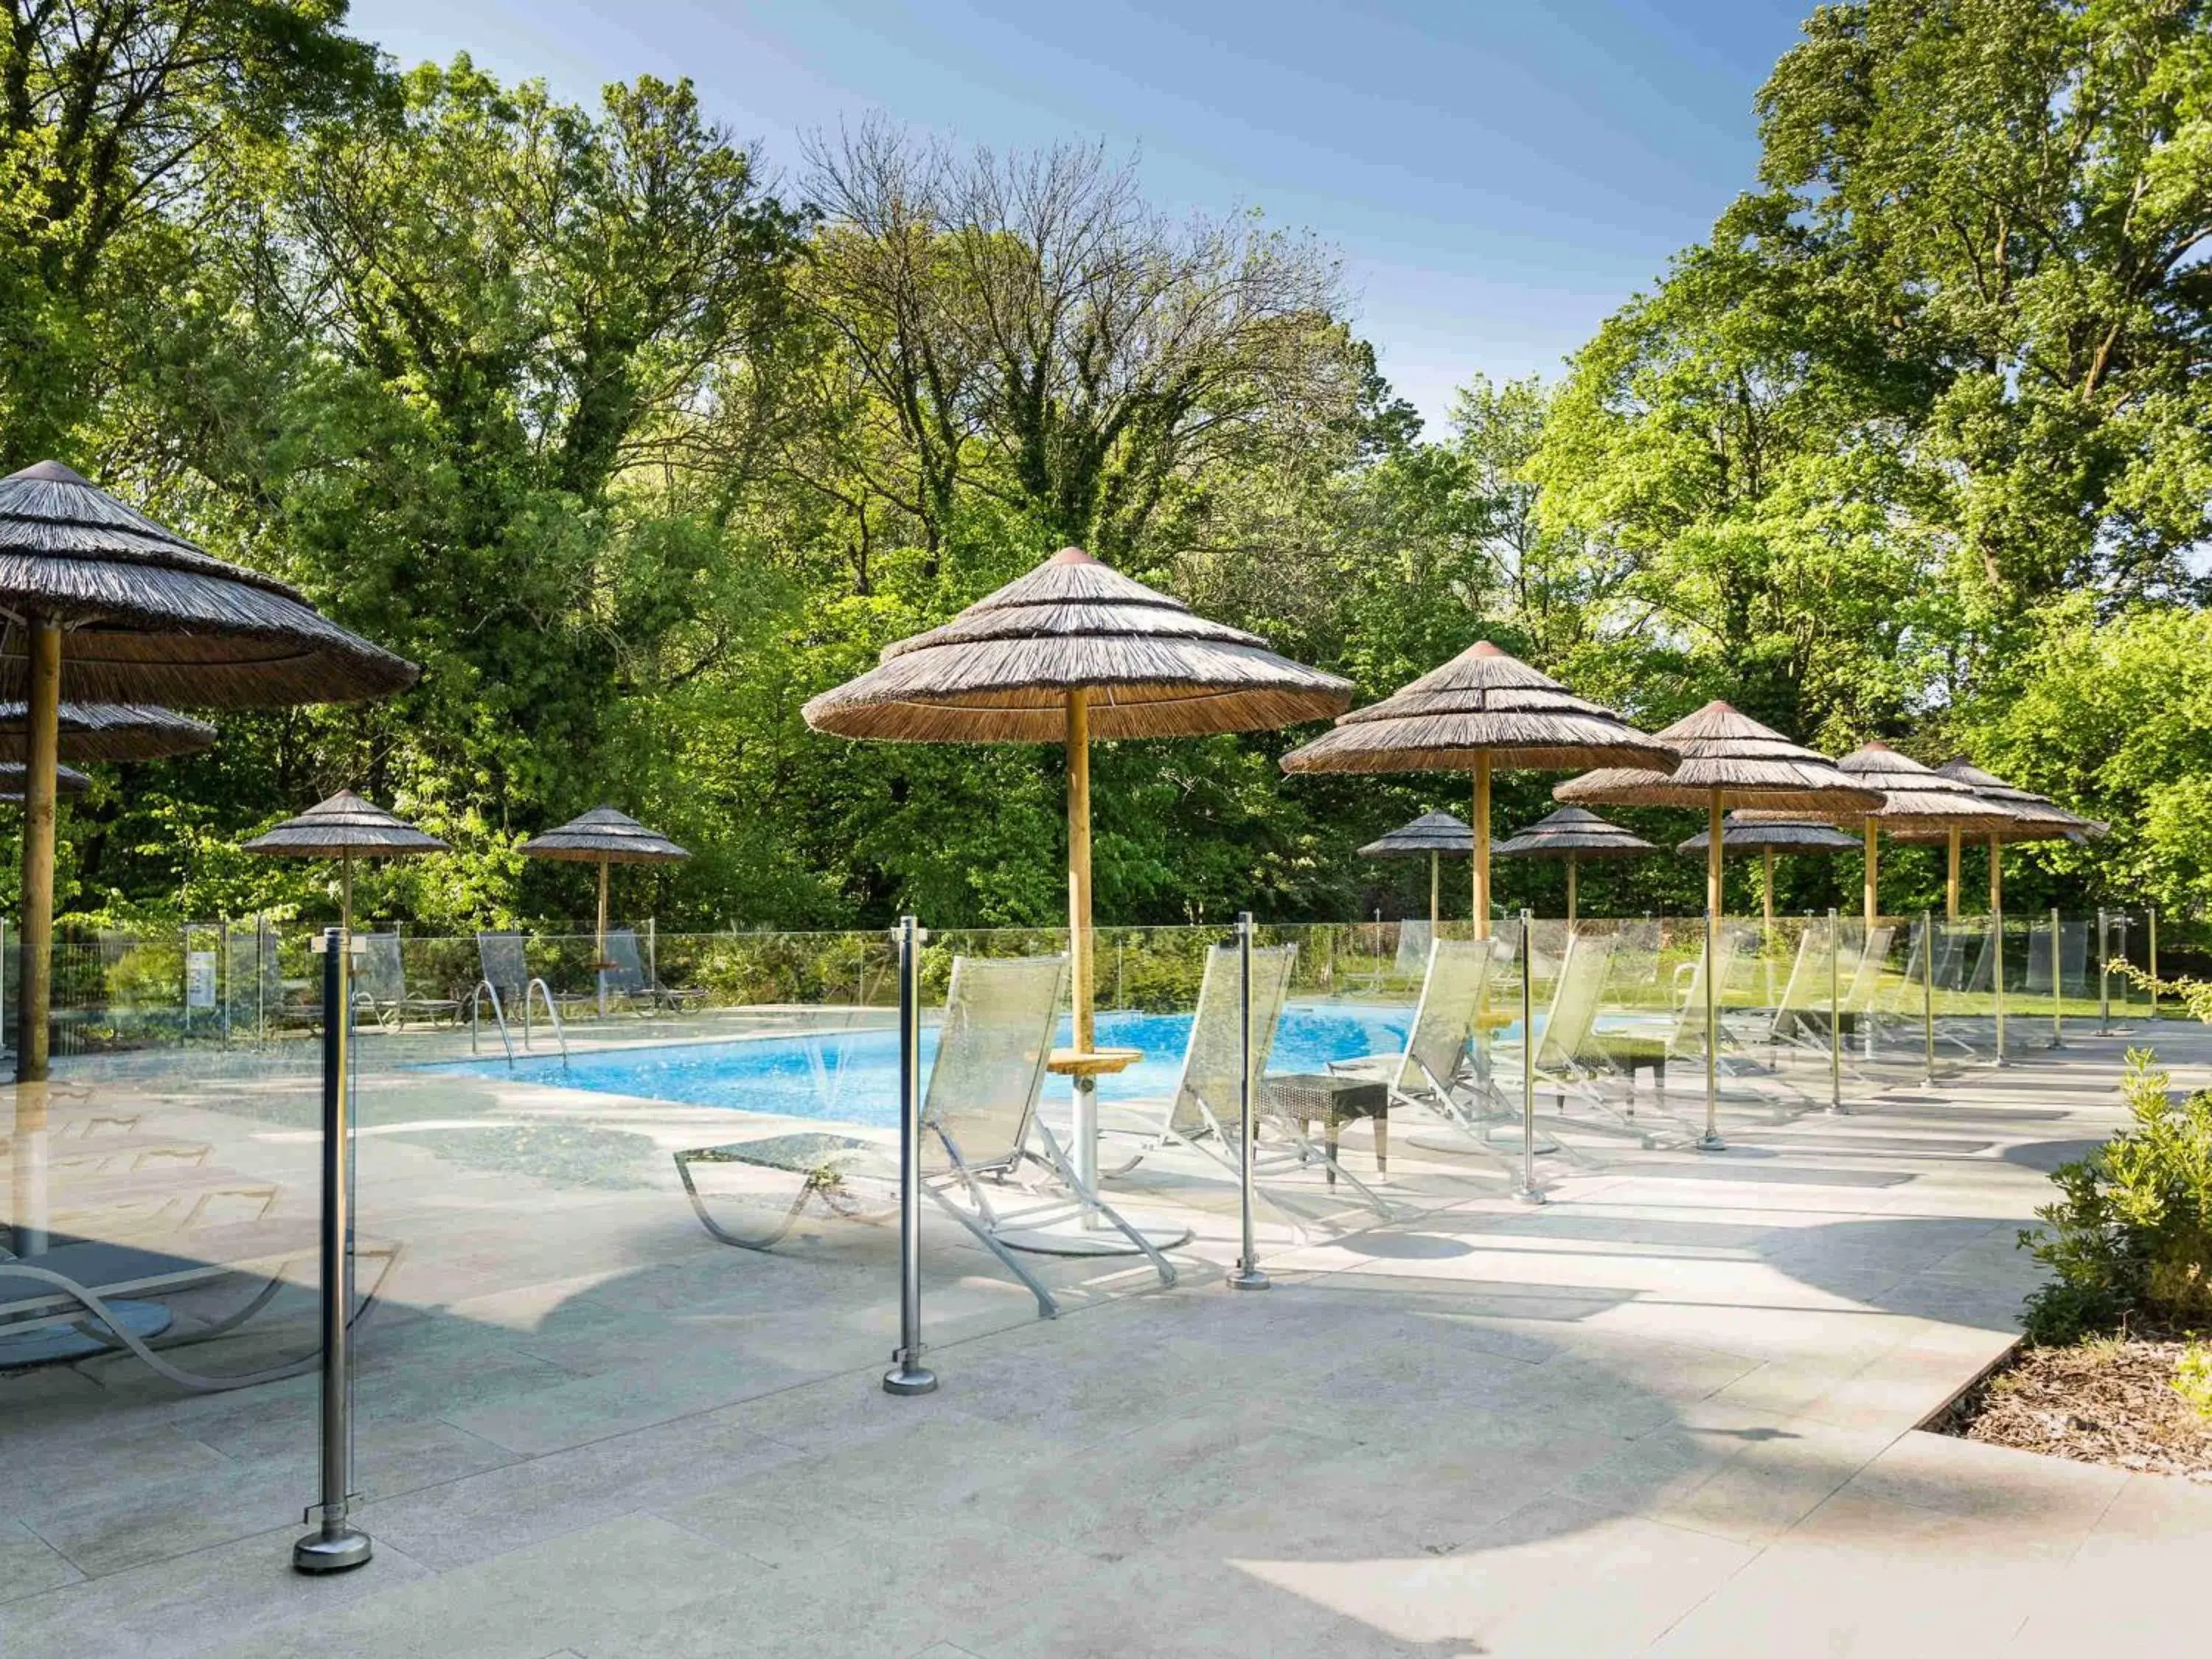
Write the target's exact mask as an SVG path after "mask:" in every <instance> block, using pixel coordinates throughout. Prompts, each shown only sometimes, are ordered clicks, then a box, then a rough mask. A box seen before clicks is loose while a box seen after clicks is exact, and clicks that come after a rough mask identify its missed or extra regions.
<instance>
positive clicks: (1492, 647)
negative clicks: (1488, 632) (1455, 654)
mask: <svg viewBox="0 0 2212 1659" xmlns="http://www.w3.org/2000/svg"><path fill="white" fill-rule="evenodd" d="M1467 654H1468V656H1470V657H1502V656H1504V654H1505V647H1504V646H1502V645H1500V644H1498V641H1495V640H1477V641H1475V642H1474V644H1473V645H1471V646H1469V647H1468V648H1467Z"/></svg>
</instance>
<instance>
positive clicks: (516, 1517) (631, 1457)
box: [361, 1417, 799, 1570]
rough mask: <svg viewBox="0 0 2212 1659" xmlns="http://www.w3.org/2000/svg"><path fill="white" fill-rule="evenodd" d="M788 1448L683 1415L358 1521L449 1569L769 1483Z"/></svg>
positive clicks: (369, 1509)
mask: <svg viewBox="0 0 2212 1659" xmlns="http://www.w3.org/2000/svg"><path fill="white" fill-rule="evenodd" d="M798 1455H799V1453H797V1452H796V1451H794V1450H793V1449H792V1448H790V1447H788V1446H786V1445H784V1444H783V1443H781V1442H779V1441H774V1440H769V1439H765V1438H763V1437H761V1436H759V1435H756V1434H752V1433H749V1432H748V1431H745V1430H744V1429H742V1428H739V1427H738V1426H737V1425H733V1424H731V1423H728V1422H726V1421H722V1420H720V1419H716V1418H714V1417H703V1418H702V1417H694V1418H685V1419H681V1420H679V1421H677V1422H673V1423H664V1424H659V1425H654V1426H653V1427H651V1428H647V1429H640V1430H635V1431H631V1432H629V1433H627V1434H620V1435H615V1436H612V1437H608V1438H605V1439H601V1440H594V1441H591V1442H589V1443H586V1444H584V1445H581V1446H577V1447H573V1448H569V1449H563V1450H560V1451H554V1452H549V1453H546V1454H545V1455H542V1456H538V1457H532V1458H528V1459H524V1460H520V1461H516V1462H511V1463H508V1464H507V1465H505V1466H503V1467H501V1468H494V1469H491V1470H489V1471H486V1472H483V1473H478V1474H468V1475H465V1476H463V1477H461V1478H459V1479H454V1480H447V1481H444V1482H441V1483H440V1484H438V1485H435V1486H423V1487H422V1488H421V1489H419V1490H416V1491H413V1492H406V1493H404V1494H403V1495H400V1496H398V1497H395V1498H386V1499H383V1500H381V1501H379V1502H374V1503H371V1504H367V1505H365V1506H364V1507H363V1508H362V1512H361V1515H362V1526H363V1527H364V1528H367V1529H368V1532H369V1533H370V1534H372V1535H373V1536H374V1537H376V1538H378V1539H380V1540H386V1539H388V1540H390V1541H392V1543H393V1544H395V1545H397V1546H398V1547H399V1548H401V1549H403V1550H405V1551H406V1552H407V1553H408V1554H409V1555H410V1556H411V1557H413V1558H414V1559H416V1560H419V1561H422V1562H423V1563H424V1564H425V1565H430V1566H435V1567H437V1568H440V1569H441V1570H450V1569H452V1568H453V1567H457V1566H462V1565H467V1564H468V1563H471V1562H474V1561H480V1560H483V1559H485V1558H487V1557H489V1556H494V1555H498V1554H501V1553H505V1552H507V1551H508V1550H513V1549H518V1548H521V1547H526V1546H528V1545H532V1544H536V1543H541V1542H544V1541H546V1540H548V1539H551V1538H555V1537H558V1536H560V1535H562V1534H565V1533H569V1532H574V1531H578V1530H580V1529H581V1528H586V1527H590V1526H595V1525H597V1524H599V1523H600V1522H605V1521H610V1520H613V1519H615V1518H617V1516H623V1515H627V1514H629V1513H632V1512H633V1511H635V1510H643V1509H649V1508H651V1507H653V1505H655V1504H669V1503H674V1502H680V1501H682V1500H683V1499H684V1498H690V1497H693V1496H696V1495H698V1494H700V1493H702V1492H711V1491H714V1490H715V1489H716V1488H718V1487H720V1486H725V1485H727V1484H729V1483H732V1482H735V1481H744V1480H760V1481H763V1482H771V1483H772V1482H773V1481H775V1479H776V1478H777V1477H776V1474H775V1470H776V1468H777V1467H778V1466H779V1465H781V1464H783V1463H786V1462H790V1461H791V1460H792V1459H793V1458H795V1457H797V1456H798Z"/></svg>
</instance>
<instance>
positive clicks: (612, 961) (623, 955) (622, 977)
mask: <svg viewBox="0 0 2212 1659" xmlns="http://www.w3.org/2000/svg"><path fill="white" fill-rule="evenodd" d="M607 962H608V963H609V966H608V968H607V969H606V987H607V992H608V994H609V995H611V996H618V997H621V998H623V1000H625V1001H627V1002H629V1004H630V1005H631V1006H633V1007H635V1006H637V1005H638V1004H639V1003H643V1004H644V1005H645V1012H647V1013H652V1012H655V1011H658V1010H665V1011H666V1012H670V1013H680V1012H683V1011H684V1009H686V1008H689V1007H691V1006H695V1005H696V1004H698V1003H702V1002H704V1001H705V1000H707V994H706V993H705V992H704V991H697V990H686V991H671V990H670V989H669V988H668V987H666V986H665V985H663V984H662V983H661V982H660V979H659V975H657V974H648V973H647V972H646V970H645V957H644V955H643V953H642V952H641V951H640V950H639V949H638V943H637V930H636V929H635V928H634V927H611V928H609V929H608V930H607Z"/></svg>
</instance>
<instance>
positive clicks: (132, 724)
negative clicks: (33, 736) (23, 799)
mask: <svg viewBox="0 0 2212 1659" xmlns="http://www.w3.org/2000/svg"><path fill="white" fill-rule="evenodd" d="M56 726H57V727H58V738H57V739H56V745H55V746H56V748H57V749H58V750H59V751H60V754H61V757H62V758H63V759H64V760H79V761H149V760H167V759H168V758H170V757H173V756H176V755H194V754H197V753H198V752H199V751H200V750H203V749H210V748H212V747H214V745H215V740H216V735H217V734H216V729H215V727H213V726H210V725H209V724H208V723H207V722H206V721H205V720H194V719H192V717H191V715H189V714H178V713H177V712H176V711H175V710H173V709H168V708H158V707H156V706H155V705H154V704H152V703H137V702H65V703H64V704H63V705H62V706H61V708H60V711H59V713H58V715H57V716H56ZM29 750H30V705H29V704H28V703H21V702H0V759H5V760H10V761H18V762H20V761H21V760H22V759H23V758H24V757H25V756H26V755H27V753H28V752H29Z"/></svg>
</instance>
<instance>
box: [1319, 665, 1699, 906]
mask: <svg viewBox="0 0 2212 1659" xmlns="http://www.w3.org/2000/svg"><path fill="white" fill-rule="evenodd" d="M1674 758H1675V757H1674V750H1671V749H1669V748H1668V747H1667V745H1666V744H1663V743H1662V742H1659V741H1657V740H1656V739H1655V738H1649V737H1646V736H1645V735H1644V733H1643V732H1638V731H1637V730H1636V729H1635V728H1634V727H1633V726H1628V725H1626V723H1624V722H1623V721H1622V720H1620V718H1619V717H1618V716H1617V715H1615V714H1613V711H1612V710H1611V709H1609V708H1600V707H1599V706H1598V705H1597V704H1596V703H1594V702H1584V701H1583V699H1582V698H1580V697H1577V696H1573V695H1572V694H1571V693H1570V692H1569V691H1568V690H1567V689H1566V687H1565V686H1563V685H1561V684H1559V682H1558V681H1557V680H1555V679H1553V678H1551V677H1550V676H1549V675H1548V674H1541V673H1539V672H1537V671H1536V670H1534V669H1533V668H1531V667H1529V666H1528V664H1526V663H1524V662H1521V661H1519V660H1517V659H1515V658H1513V657H1510V656H1508V655H1507V654H1506V653H1504V651H1502V650H1501V649H1499V648H1498V647H1497V646H1495V645H1492V643H1491V642H1490V641H1488V640H1478V641H1475V642H1474V644H1473V645H1471V646H1469V647H1468V648H1467V649H1466V650H1464V651H1462V652H1461V653H1460V654H1459V655H1458V656H1456V657H1454V658H1453V659H1451V660H1450V661H1449V662H1448V663H1446V664H1444V665H1443V667H1441V668H1434V669H1431V670H1430V671H1429V672H1427V673H1425V674H1424V675H1422V676H1421V678H1419V679H1417V680H1415V681H1413V683H1412V684H1410V685H1406V686H1402V687H1401V688H1400V689H1399V690H1395V691H1394V692H1392V693H1391V694H1390V695H1389V696H1387V697H1385V698H1383V701H1382V702H1377V703H1371V704H1370V705H1369V706H1368V707H1367V708H1355V709H1354V710H1352V713H1350V714H1346V715H1345V716H1344V717H1343V718H1342V719H1341V720H1338V721H1337V723H1336V725H1335V726H1334V727H1333V728H1332V729H1331V730H1329V731H1328V732H1323V733H1322V735H1321V736H1320V737H1318V738H1315V739H1314V740H1313V741H1312V742H1311V743H1310V744H1306V745H1305V747H1304V748H1303V749H1294V750H1291V752H1290V753H1289V754H1287V755H1285V756H1284V757H1283V769H1284V770H1285V772H1294V773H1295V772H1361V773H1367V772H1462V771H1471V772H1473V773H1474V819H1473V828H1474V933H1475V937H1476V938H1477V939H1487V938H1489V937H1490V774H1491V770H1492V768H1493V767H1496V766H1504V767H1506V768H1509V769H1518V770H1523V771H1537V772H1565V771H1571V770H1572V769H1574V768H1576V767H1578V766H1606V765H1615V766H1636V767H1648V768H1651V769H1653V771H1654V775H1658V776H1664V775H1666V774H1668V773H1669V772H1671V771H1673V770H1674Z"/></svg>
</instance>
